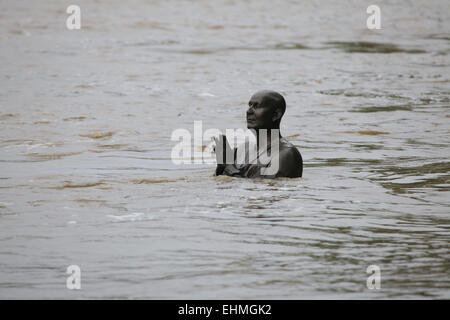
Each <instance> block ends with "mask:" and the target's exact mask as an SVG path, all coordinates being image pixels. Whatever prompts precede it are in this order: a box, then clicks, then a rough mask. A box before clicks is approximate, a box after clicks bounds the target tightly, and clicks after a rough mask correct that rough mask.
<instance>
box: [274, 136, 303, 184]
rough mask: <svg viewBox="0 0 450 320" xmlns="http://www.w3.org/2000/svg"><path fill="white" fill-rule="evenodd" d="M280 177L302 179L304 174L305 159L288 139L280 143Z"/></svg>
mask: <svg viewBox="0 0 450 320" xmlns="http://www.w3.org/2000/svg"><path fill="white" fill-rule="evenodd" d="M280 142H281V143H280V151H279V156H280V168H279V171H278V174H277V176H279V177H292V178H294V177H301V176H302V173H303V159H302V155H301V154H300V151H299V150H298V149H297V147H295V146H294V145H293V144H292V143H290V142H288V141H287V140H286V139H283V141H280Z"/></svg>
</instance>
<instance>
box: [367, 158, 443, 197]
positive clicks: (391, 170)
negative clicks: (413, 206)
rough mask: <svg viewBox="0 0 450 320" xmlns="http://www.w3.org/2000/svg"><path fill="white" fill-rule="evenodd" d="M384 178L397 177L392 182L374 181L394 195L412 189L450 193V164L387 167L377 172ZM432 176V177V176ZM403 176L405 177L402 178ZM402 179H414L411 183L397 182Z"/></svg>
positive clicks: (381, 179)
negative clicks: (429, 189) (431, 189)
mask: <svg viewBox="0 0 450 320" xmlns="http://www.w3.org/2000/svg"><path fill="white" fill-rule="evenodd" d="M376 172H377V173H379V174H381V175H382V176H383V177H386V178H387V177H389V176H395V177H396V178H395V179H394V180H392V181H386V179H383V177H381V178H380V179H373V180H377V181H380V184H381V185H382V186H383V187H384V188H386V189H390V190H392V191H393V192H394V193H409V192H411V191H412V189H420V188H433V189H435V190H437V191H450V162H435V163H428V164H424V165H419V166H413V167H404V166H402V167H400V166H386V167H383V168H379V169H377V170H376ZM430 175H432V176H430ZM402 176H403V177H402ZM401 178H414V179H415V181H411V182H396V181H395V180H397V179H401Z"/></svg>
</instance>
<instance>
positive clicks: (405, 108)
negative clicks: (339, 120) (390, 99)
mask: <svg viewBox="0 0 450 320" xmlns="http://www.w3.org/2000/svg"><path fill="white" fill-rule="evenodd" d="M412 110H413V108H412V106H410V105H398V106H372V107H363V108H359V109H354V110H350V112H363V113H371V112H392V111H412Z"/></svg>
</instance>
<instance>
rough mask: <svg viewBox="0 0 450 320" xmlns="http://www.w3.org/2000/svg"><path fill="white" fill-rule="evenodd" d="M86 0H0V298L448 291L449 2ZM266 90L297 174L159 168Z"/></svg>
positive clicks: (234, 124) (235, 118)
mask: <svg viewBox="0 0 450 320" xmlns="http://www.w3.org/2000/svg"><path fill="white" fill-rule="evenodd" d="M77 4H78V5H79V6H80V7H81V15H82V29H81V30H76V31H69V30H67V29H66V26H65V21H66V18H67V17H68V14H66V13H65V9H66V7H67V5H68V3H67V2H65V1H40V2H26V1H2V3H1V9H2V10H1V11H0V26H1V28H0V43H1V50H0V58H1V61H2V64H1V66H0V108H1V109H0V124H1V125H0V297H1V298H39V299H40V298H162V299H165V298H179V299H182V298H194V299H196V298H212V299H215V298H237V299H239V298H243V299H248V298H253V299H258V298H276V299H293V298H313V299H315V298H333V299H335V298H343V299H348V298H364V299H366V298H367V299H370V298H447V299H448V298H450V280H449V274H450V261H449V259H450V253H449V249H448V244H449V240H450V234H449V228H450V219H449V211H450V209H449V204H450V203H449V196H450V184H449V171H450V161H449V155H450V151H449V143H450V141H449V140H450V139H449V133H450V123H449V122H450V110H449V106H450V72H449V71H450V58H449V53H450V33H449V32H450V10H449V3H448V1H446V0H442V1H440V0H439V1H438V0H432V1H426V2H423V3H422V2H417V1H416V2H410V1H378V2H377V4H378V5H379V6H380V8H381V14H382V18H381V23H382V29H381V30H376V31H371V30H368V29H367V28H366V18H367V14H366V12H365V11H366V8H367V6H368V5H369V4H371V3H364V2H361V1H345V2H343V1H320V2H319V1H302V2H300V3H297V2H295V1H284V2H282V3H280V4H277V5H274V4H273V2H272V1H265V0H264V1H245V2H240V1H231V0H230V1H225V0H223V1H195V2H194V1H148V2H147V1H138V0H135V1H126V2H124V1H108V2H100V1H78V2H77ZM259 89H273V90H279V91H280V92H282V93H283V94H284V95H285V97H286V100H287V103H288V108H287V111H286V115H285V119H284V121H283V123H282V133H283V134H284V135H285V136H288V137H289V138H288V139H289V140H290V141H291V142H293V143H294V144H295V145H296V146H297V147H298V148H299V149H300V150H301V153H302V155H303V159H304V177H303V178H302V179H279V180H274V181H264V180H243V179H237V178H230V177H216V178H214V177H212V174H213V171H214V166H212V165H206V164H200V165H183V166H177V165H174V164H173V163H172V162H171V159H170V152H171V149H172V147H173V146H174V145H175V144H176V143H175V142H173V141H170V136H171V133H172V131H173V130H174V129H177V128H186V129H189V130H190V131H192V130H193V123H194V121H195V120H201V121H203V127H204V129H207V128H219V129H221V130H224V129H225V128H244V127H245V110H246V103H247V101H248V99H249V97H250V95H251V94H252V93H254V92H255V91H257V90H259ZM72 264H75V265H78V266H80V268H81V273H82V274H81V285H82V290H78V291H71V290H68V289H66V277H67V275H66V274H65V271H66V268H67V266H69V265H72ZM372 264H375V265H378V266H379V267H380V268H381V289H379V290H369V289H368V288H367V287H366V279H367V277H368V275H367V274H366V268H367V267H368V266H369V265H372Z"/></svg>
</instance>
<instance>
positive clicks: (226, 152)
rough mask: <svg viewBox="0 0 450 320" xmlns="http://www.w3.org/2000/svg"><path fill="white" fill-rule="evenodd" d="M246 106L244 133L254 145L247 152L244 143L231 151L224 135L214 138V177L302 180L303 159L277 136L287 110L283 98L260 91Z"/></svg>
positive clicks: (279, 95)
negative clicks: (300, 178)
mask: <svg viewBox="0 0 450 320" xmlns="http://www.w3.org/2000/svg"><path fill="white" fill-rule="evenodd" d="M248 106H249V108H248V110H247V129H250V131H251V132H252V134H253V138H254V145H253V146H251V147H250V148H248V146H249V143H248V142H246V143H245V144H244V145H240V146H238V147H237V148H233V149H232V148H231V147H230V145H229V143H228V141H227V139H226V137H225V136H224V135H221V136H220V137H219V138H215V142H216V148H215V150H216V160H217V167H216V172H215V175H216V176H218V175H228V176H236V177H244V178H277V177H289V178H296V177H301V176H302V173H303V160H302V156H301V154H300V152H299V151H298V149H297V148H296V147H295V146H294V145H293V144H292V143H290V142H289V141H287V140H286V139H285V138H283V137H282V136H281V134H280V122H281V118H282V117H283V115H284V112H285V110H286V102H285V100H284V98H283V96H282V95H281V94H279V93H278V92H275V91H268V90H264V91H259V92H257V93H255V94H254V95H253V96H252V97H251V98H250V101H249V103H248ZM252 150H254V152H252ZM269 154H270V155H269ZM224 159H227V160H226V161H224ZM228 160H231V161H228ZM262 160H264V161H262Z"/></svg>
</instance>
